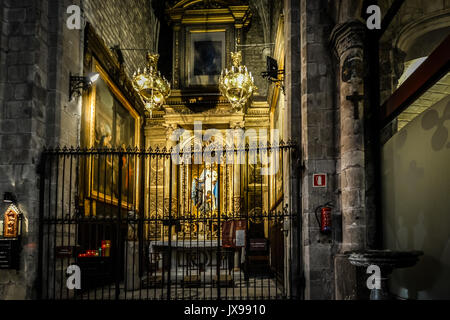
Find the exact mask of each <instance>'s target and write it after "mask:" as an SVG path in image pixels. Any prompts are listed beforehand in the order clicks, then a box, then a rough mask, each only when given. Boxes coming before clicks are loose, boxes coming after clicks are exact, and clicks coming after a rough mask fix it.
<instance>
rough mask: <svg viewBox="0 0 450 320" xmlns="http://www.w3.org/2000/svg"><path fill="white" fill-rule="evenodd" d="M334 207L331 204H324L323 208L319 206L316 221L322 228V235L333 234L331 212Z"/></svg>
mask: <svg viewBox="0 0 450 320" xmlns="http://www.w3.org/2000/svg"><path fill="white" fill-rule="evenodd" d="M332 208H333V205H332V203H331V202H328V203H326V204H324V205H323V206H319V207H317V208H316V212H315V213H316V219H317V223H318V224H319V227H320V232H321V233H322V234H330V233H331V210H332ZM319 211H320V219H319V216H318V214H319Z"/></svg>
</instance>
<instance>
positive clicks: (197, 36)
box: [187, 29, 226, 86]
mask: <svg viewBox="0 0 450 320" xmlns="http://www.w3.org/2000/svg"><path fill="white" fill-rule="evenodd" d="M225 32H226V31H225V29H223V30H210V31H204V30H201V31H199V30H190V31H189V48H188V55H187V56H188V84H189V86H212V85H217V84H218V80H219V76H220V73H221V72H222V70H223V69H224V68H225V61H226V56H225V52H226V48H225V38H226V37H225Z"/></svg>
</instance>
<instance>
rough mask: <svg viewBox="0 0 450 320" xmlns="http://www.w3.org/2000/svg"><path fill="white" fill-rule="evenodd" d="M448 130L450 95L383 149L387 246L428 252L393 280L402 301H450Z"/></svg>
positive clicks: (385, 239)
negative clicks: (405, 299)
mask: <svg viewBox="0 0 450 320" xmlns="http://www.w3.org/2000/svg"><path fill="white" fill-rule="evenodd" d="M449 131H450V96H447V97H446V98H445V99H443V100H441V101H440V102H438V103H437V104H435V105H434V106H433V107H431V108H430V109H429V110H427V111H426V112H424V113H422V114H421V115H419V116H418V117H417V118H415V119H414V120H413V121H412V122H410V123H409V124H408V125H407V126H405V127H404V128H403V129H402V130H401V131H399V132H398V133H397V134H396V135H395V136H394V137H393V138H391V140H390V141H388V142H387V143H386V144H385V145H384V147H383V163H382V170H383V229H384V230H383V232H384V245H385V248H386V249H392V250H421V251H424V253H425V254H424V256H422V257H421V258H420V262H419V263H418V264H417V265H416V266H415V267H413V268H409V269H401V270H397V271H395V272H394V274H393V275H392V276H391V291H392V292H393V293H394V294H397V295H399V296H401V297H403V298H408V299H450V132H449Z"/></svg>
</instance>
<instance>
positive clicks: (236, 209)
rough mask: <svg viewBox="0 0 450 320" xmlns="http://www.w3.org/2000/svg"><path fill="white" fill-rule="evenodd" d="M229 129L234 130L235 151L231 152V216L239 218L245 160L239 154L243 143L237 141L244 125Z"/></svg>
mask: <svg viewBox="0 0 450 320" xmlns="http://www.w3.org/2000/svg"><path fill="white" fill-rule="evenodd" d="M230 128H231V129H233V130H235V131H234V139H233V143H234V148H235V149H236V152H233V161H234V162H233V168H232V170H233V175H232V179H233V184H232V188H231V192H232V194H233V196H232V197H233V208H232V212H231V214H232V215H233V216H236V217H237V216H239V215H240V214H241V205H242V199H241V173H243V172H242V165H243V164H244V162H243V161H242V159H243V158H244V159H245V152H243V153H241V152H239V150H243V149H244V148H245V141H244V142H243V144H242V145H241V143H240V141H239V140H238V137H239V134H238V131H239V130H243V129H244V123H243V122H236V123H231V124H230Z"/></svg>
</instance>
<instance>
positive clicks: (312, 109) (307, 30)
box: [300, 0, 340, 299]
mask: <svg viewBox="0 0 450 320" xmlns="http://www.w3.org/2000/svg"><path fill="white" fill-rule="evenodd" d="M326 5H327V1H322V0H320V1H306V0H302V1H301V28H300V30H301V31H300V32H301V53H300V55H301V77H302V81H301V100H302V102H301V105H302V107H301V113H302V115H301V123H302V150H303V161H304V172H303V181H302V184H303V185H302V195H303V202H302V207H303V230H302V232H303V250H304V252H303V259H304V264H305V279H306V287H305V298H306V299H332V298H333V292H334V287H333V279H334V275H333V259H332V257H333V254H334V253H335V252H336V251H337V244H338V242H339V241H340V239H339V224H338V223H339V215H340V208H339V201H338V196H337V192H338V190H339V187H338V180H339V169H338V168H339V165H338V164H339V161H338V160H339V159H338V150H339V138H338V137H339V136H338V130H337V129H336V128H337V123H338V121H339V118H338V112H337V111H338V108H337V105H336V102H335V97H334V92H335V90H334V89H335V84H334V81H335V77H334V73H333V65H332V60H331V57H332V56H331V50H330V46H329V35H330V31H331V28H332V24H331V21H330V20H329V18H328V16H327V15H326V14H325V13H324V12H326V10H325V8H326ZM315 173H326V174H327V177H328V185H327V187H326V188H313V186H312V183H313V174H315ZM327 202H332V203H333V204H334V205H335V208H334V209H333V215H334V219H333V222H334V224H333V234H332V235H322V234H321V233H320V227H319V225H318V223H317V221H316V218H315V210H316V208H317V207H319V206H321V205H325V204H326V203H327ZM336 222H337V223H336Z"/></svg>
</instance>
